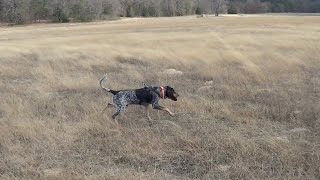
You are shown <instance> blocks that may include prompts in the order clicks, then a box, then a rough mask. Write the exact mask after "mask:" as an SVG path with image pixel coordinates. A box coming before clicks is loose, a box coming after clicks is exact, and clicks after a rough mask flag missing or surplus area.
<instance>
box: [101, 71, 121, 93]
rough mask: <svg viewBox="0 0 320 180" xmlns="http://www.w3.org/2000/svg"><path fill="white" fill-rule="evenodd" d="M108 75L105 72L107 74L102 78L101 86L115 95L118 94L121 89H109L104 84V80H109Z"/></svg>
mask: <svg viewBox="0 0 320 180" xmlns="http://www.w3.org/2000/svg"><path fill="white" fill-rule="evenodd" d="M107 77H108V75H107V74H105V75H104V76H103V78H102V79H101V80H100V86H101V88H102V89H103V90H105V91H106V92H109V93H112V94H113V95H115V94H117V93H118V92H119V91H114V90H111V89H109V88H107V87H105V86H104V84H103V81H106V80H107Z"/></svg>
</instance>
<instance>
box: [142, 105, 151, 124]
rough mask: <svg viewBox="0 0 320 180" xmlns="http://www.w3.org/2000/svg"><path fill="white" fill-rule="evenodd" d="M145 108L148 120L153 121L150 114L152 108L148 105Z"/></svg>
mask: <svg viewBox="0 0 320 180" xmlns="http://www.w3.org/2000/svg"><path fill="white" fill-rule="evenodd" d="M144 107H145V112H146V115H147V118H148V120H149V121H151V120H152V119H151V117H150V114H149V110H150V108H149V106H148V105H146V106H144Z"/></svg>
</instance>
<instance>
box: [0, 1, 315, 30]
mask: <svg viewBox="0 0 320 180" xmlns="http://www.w3.org/2000/svg"><path fill="white" fill-rule="evenodd" d="M265 12H310V13H313V12H320V0H228V1H227V0H0V22H4V23H13V24H25V23H33V22H37V21H50V22H68V21H76V22H88V21H93V20H98V19H108V18H112V17H136V16H143V17H150V16H152V17H157V16H184V15H191V14H215V15H216V16H217V15H219V13H231V14H236V13H265Z"/></svg>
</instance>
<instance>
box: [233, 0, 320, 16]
mask: <svg viewBox="0 0 320 180" xmlns="http://www.w3.org/2000/svg"><path fill="white" fill-rule="evenodd" d="M266 12H281V13H282V12H286V13H288V12H296V13H317V12H318V13H319V12H320V0H229V4H228V13H231V14H237V13H247V14H250V13H266Z"/></svg>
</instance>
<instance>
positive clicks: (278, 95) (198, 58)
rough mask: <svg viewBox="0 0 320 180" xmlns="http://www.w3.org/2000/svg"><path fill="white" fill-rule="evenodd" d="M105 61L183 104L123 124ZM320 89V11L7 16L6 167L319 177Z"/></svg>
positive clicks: (126, 80)
mask: <svg viewBox="0 0 320 180" xmlns="http://www.w3.org/2000/svg"><path fill="white" fill-rule="evenodd" d="M167 69H175V70H177V71H181V72H183V74H167V73H164V72H165V71H166V70H167ZM105 73H108V74H109V81H108V86H109V87H111V88H112V89H125V88H138V87H141V86H142V83H141V82H146V83H148V84H150V85H170V86H172V87H174V88H175V89H176V91H177V92H178V93H179V94H180V97H179V100H178V101H177V102H172V101H169V100H166V101H163V102H162V103H163V104H164V105H166V106H168V107H169V108H170V109H171V110H172V111H174V112H175V113H176V114H177V116H176V117H170V116H169V115H168V114H166V113H164V112H158V111H155V110H152V113H151V117H152V118H153V119H154V122H153V124H152V125H151V126H149V124H148V121H147V118H146V116H145V115H144V109H143V108H142V107H139V106H129V107H128V108H127V110H126V113H125V115H126V117H121V118H119V123H118V124H117V123H115V122H114V121H113V120H112V119H111V115H112V113H114V109H109V110H107V111H106V112H105V113H102V114H101V111H102V109H103V108H104V107H105V105H106V103H107V102H109V101H110V99H111V96H110V95H105V94H104V92H102V91H101V89H100V87H99V79H100V78H101V77H102V76H103V75H104V74H105ZM319 100H320V17H319V16H245V17H241V16H240V17H237V16H235V17H233V16H229V17H207V18H196V17H191V16H190V17H172V18H146V19H144V18H132V19H122V20H119V21H109V22H95V23H84V24H77V23H76V24H39V25H28V26H15V27H0V178H1V179H15V178H17V179H40V178H42V179H55V178H57V179H71V178H79V179H82V178H87V179H195V178H201V179H297V180H298V179H299V180H300V179H320V163H319V162H320V131H319V129H320V103H319V102H320V101H319Z"/></svg>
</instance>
